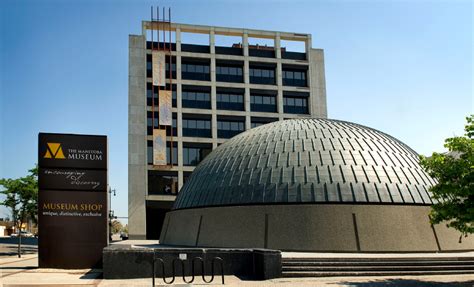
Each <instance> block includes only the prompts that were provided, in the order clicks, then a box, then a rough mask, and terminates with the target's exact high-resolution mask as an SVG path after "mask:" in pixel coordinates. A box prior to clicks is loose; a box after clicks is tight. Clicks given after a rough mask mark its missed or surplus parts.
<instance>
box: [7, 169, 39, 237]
mask: <svg viewBox="0 0 474 287" xmlns="http://www.w3.org/2000/svg"><path fill="white" fill-rule="evenodd" d="M0 185H1V186H3V189H2V190H0V193H1V194H3V195H5V199H4V200H3V201H1V202H0V204H1V205H4V206H6V207H7V208H9V209H10V210H11V213H12V218H13V222H14V224H15V227H16V230H20V229H21V226H22V225H23V223H25V222H26V221H27V220H28V219H31V220H32V221H33V222H35V223H36V222H37V219H38V214H37V213H38V167H34V168H33V169H30V170H29V174H28V175H27V176H25V177H21V178H16V179H11V178H2V179H0Z"/></svg>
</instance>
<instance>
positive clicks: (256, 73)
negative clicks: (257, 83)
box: [254, 69, 262, 77]
mask: <svg viewBox="0 0 474 287" xmlns="http://www.w3.org/2000/svg"><path fill="white" fill-rule="evenodd" d="M254 76H255V77H261V76H262V70H260V69H255V72H254Z"/></svg>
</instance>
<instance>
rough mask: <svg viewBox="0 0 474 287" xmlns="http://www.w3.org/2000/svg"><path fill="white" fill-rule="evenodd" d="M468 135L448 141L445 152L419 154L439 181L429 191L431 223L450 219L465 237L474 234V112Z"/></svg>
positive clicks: (470, 120) (427, 169) (432, 175)
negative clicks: (430, 193) (430, 194)
mask: <svg viewBox="0 0 474 287" xmlns="http://www.w3.org/2000/svg"><path fill="white" fill-rule="evenodd" d="M466 120H467V124H466V126H465V129H464V130H465V135H464V136H459V137H452V138H448V139H446V140H445V144H444V146H445V147H446V148H447V149H448V152H446V153H436V152H434V153H433V154H432V155H431V157H424V156H420V163H421V165H422V166H423V168H424V169H425V170H426V172H428V174H429V175H430V176H431V177H433V178H435V179H436V180H437V184H436V185H434V186H433V187H431V189H430V191H431V192H432V194H433V198H434V199H435V200H436V203H435V204H433V205H432V207H431V212H430V218H431V223H433V224H437V223H441V222H447V226H448V227H453V228H455V229H456V230H458V231H460V232H461V237H460V239H459V240H461V238H462V236H467V235H468V234H471V233H474V138H473V137H474V115H470V116H469V117H467V118H466Z"/></svg>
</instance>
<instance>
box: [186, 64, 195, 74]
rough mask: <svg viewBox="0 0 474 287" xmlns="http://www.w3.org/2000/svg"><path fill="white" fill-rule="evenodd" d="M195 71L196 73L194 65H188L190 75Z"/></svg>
mask: <svg viewBox="0 0 474 287" xmlns="http://www.w3.org/2000/svg"><path fill="white" fill-rule="evenodd" d="M195 71H196V69H195V67H194V65H188V70H187V72H188V73H194V72H195Z"/></svg>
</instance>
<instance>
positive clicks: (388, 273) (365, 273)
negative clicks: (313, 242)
mask: <svg viewBox="0 0 474 287" xmlns="http://www.w3.org/2000/svg"><path fill="white" fill-rule="evenodd" d="M448 274H451V275H452V274H474V270H434V271H430V270H423V271H362V272H357V271H356V272H354V271H352V272H351V271H347V272H325V271H322V272H317V271H300V272H283V273H282V277H335V276H400V275H448Z"/></svg>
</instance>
